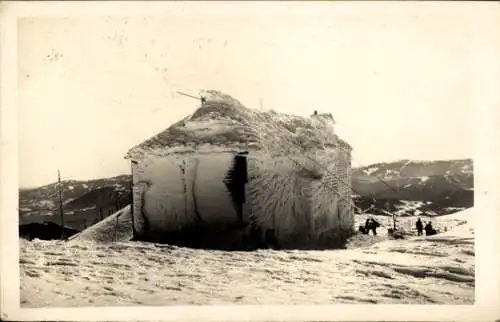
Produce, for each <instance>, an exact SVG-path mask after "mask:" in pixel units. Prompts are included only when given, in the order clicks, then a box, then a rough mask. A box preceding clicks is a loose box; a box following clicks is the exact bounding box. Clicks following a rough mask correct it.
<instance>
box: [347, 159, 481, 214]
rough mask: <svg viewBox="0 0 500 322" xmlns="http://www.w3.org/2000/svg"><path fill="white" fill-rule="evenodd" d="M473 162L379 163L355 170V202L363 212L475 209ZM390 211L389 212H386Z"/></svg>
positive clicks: (441, 212) (441, 211)
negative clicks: (367, 210)
mask: <svg viewBox="0 0 500 322" xmlns="http://www.w3.org/2000/svg"><path fill="white" fill-rule="evenodd" d="M473 170H474V169H473V161H472V160H471V159H458V160H439V161H412V160H399V161H394V162H387V163H376V164H372V165H369V166H365V167H359V168H354V169H353V178H352V188H353V194H354V196H353V197H354V202H355V204H356V205H358V206H360V207H361V208H362V209H367V208H369V207H372V206H373V207H376V208H380V207H383V208H387V206H383V205H385V204H386V203H388V204H389V206H388V207H389V208H390V209H389V210H391V211H395V210H397V209H398V208H399V210H402V209H405V211H403V212H404V213H405V214H410V213H413V212H414V211H417V212H418V211H420V212H428V211H431V212H433V213H436V214H445V213H450V212H454V211H457V210H460V209H465V208H469V207H472V206H473V204H474V171H473ZM386 210H387V209H386Z"/></svg>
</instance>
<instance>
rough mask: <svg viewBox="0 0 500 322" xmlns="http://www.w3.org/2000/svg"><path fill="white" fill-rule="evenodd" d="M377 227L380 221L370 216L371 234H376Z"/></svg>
mask: <svg viewBox="0 0 500 322" xmlns="http://www.w3.org/2000/svg"><path fill="white" fill-rule="evenodd" d="M378 227H380V223H379V222H378V221H376V220H375V219H373V218H372V222H371V230H372V232H373V236H377V228H378Z"/></svg>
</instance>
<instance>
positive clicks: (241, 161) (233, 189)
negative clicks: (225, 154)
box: [223, 152, 248, 224]
mask: <svg viewBox="0 0 500 322" xmlns="http://www.w3.org/2000/svg"><path fill="white" fill-rule="evenodd" d="M247 155H248V152H241V153H238V154H236V155H235V156H234V157H233V162H232V165H231V167H230V168H229V170H228V172H227V174H226V176H225V177H224V180H223V182H224V184H225V185H226V187H227V190H228V192H229V193H230V195H231V199H232V201H233V206H234V209H235V211H236V214H237V216H238V217H237V223H238V224H244V221H243V204H244V203H245V185H246V184H247V183H248V165H247Z"/></svg>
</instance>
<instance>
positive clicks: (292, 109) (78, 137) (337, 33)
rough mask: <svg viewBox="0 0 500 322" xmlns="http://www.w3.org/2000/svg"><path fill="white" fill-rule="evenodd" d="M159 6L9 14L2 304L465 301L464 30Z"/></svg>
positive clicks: (404, 17) (470, 241)
mask: <svg viewBox="0 0 500 322" xmlns="http://www.w3.org/2000/svg"><path fill="white" fill-rule="evenodd" d="M132 3H133V2H131V4H132ZM159 5H162V6H163V10H161V13H160V11H158V12H155V10H154V9H151V10H150V11H149V12H147V13H132V10H126V11H125V13H120V12H119V11H116V14H112V13H110V12H107V13H102V14H97V13H95V14H92V15H77V14H72V15H70V14H46V15H38V16H37V15H27V16H22V17H18V18H17V19H16V26H17V35H16V39H15V40H16V43H17V45H16V48H17V54H16V60H17V66H16V67H15V68H16V72H17V92H16V96H17V104H16V109H15V110H16V113H17V123H16V136H17V165H18V178H17V179H18V180H17V183H18V187H17V189H16V190H17V192H18V200H17V211H18V212H17V214H16V216H15V218H13V222H14V223H15V224H16V229H18V230H16V231H18V243H19V244H14V245H16V246H15V247H18V250H19V257H18V264H19V305H20V308H21V309H41V308H47V309H49V308H84V307H94V308H96V307H102V308H106V307H131V306H139V307H140V306H145V307H146V306H147V307H165V306H172V307H174V306H185V305H193V306H206V305H209V306H217V305H337V304H369V305H378V304H406V305H425V304H427V305H470V306H473V305H474V304H475V301H476V266H477V264H476V242H475V233H476V223H477V222H478V220H479V219H478V215H480V211H478V207H477V204H476V202H477V201H475V199H476V197H477V196H476V197H475V188H476V185H475V174H476V171H477V165H476V164H475V157H476V155H477V146H476V143H475V142H476V137H477V133H476V127H477V122H475V113H476V111H475V104H474V97H475V94H474V92H473V89H474V86H473V85H474V84H473V79H474V73H475V68H476V67H475V65H474V64H475V63H474V62H475V60H474V59H473V58H474V55H475V52H474V45H473V44H474V43H475V41H476V40H475V37H477V31H475V29H473V22H474V21H476V20H474V19H472V18H471V16H472V15H470V16H468V15H467V14H466V10H459V8H457V7H459V6H457V7H452V8H448V10H445V6H438V5H434V6H433V5H428V6H425V5H415V3H414V5H413V6H410V5H408V6H405V5H404V4H403V3H397V2H394V6H387V5H386V6H384V7H381V8H382V9H381V10H380V11H378V12H377V13H375V11H373V10H371V11H370V10H363V6H357V9H358V10H354V9H352V8H349V6H346V5H345V4H344V5H342V4H341V3H339V4H336V3H333V2H332V3H329V2H324V3H323V2H318V3H311V4H309V5H305V4H303V3H301V2H290V3H286V4H280V3H276V2H260V3H246V2H242V3H240V4H238V3H234V4H232V5H229V4H227V5H225V4H223V3H203V2H200V3H199V5H198V4H196V3H195V2H191V3H189V2H187V3H183V2H170V3H169V2H166V3H162V2H158V6H159ZM151 8H152V7H151ZM129 9H130V8H129ZM462 9H463V8H462ZM476 194H477V192H476ZM481 209H482V208H481ZM485 220H487V218H486V219H485ZM9 229H13V227H11V228H9ZM17 245H18V246H17Z"/></svg>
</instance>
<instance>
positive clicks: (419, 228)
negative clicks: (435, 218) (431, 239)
mask: <svg viewBox="0 0 500 322" xmlns="http://www.w3.org/2000/svg"><path fill="white" fill-rule="evenodd" d="M415 226H416V228H417V236H422V235H423V231H424V230H425V235H426V236H432V235H435V234H437V231H436V229H434V228H433V227H432V222H431V221H430V220H429V222H428V223H426V224H425V226H424V224H423V223H422V220H420V218H418V219H417V222H416V224H415Z"/></svg>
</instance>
